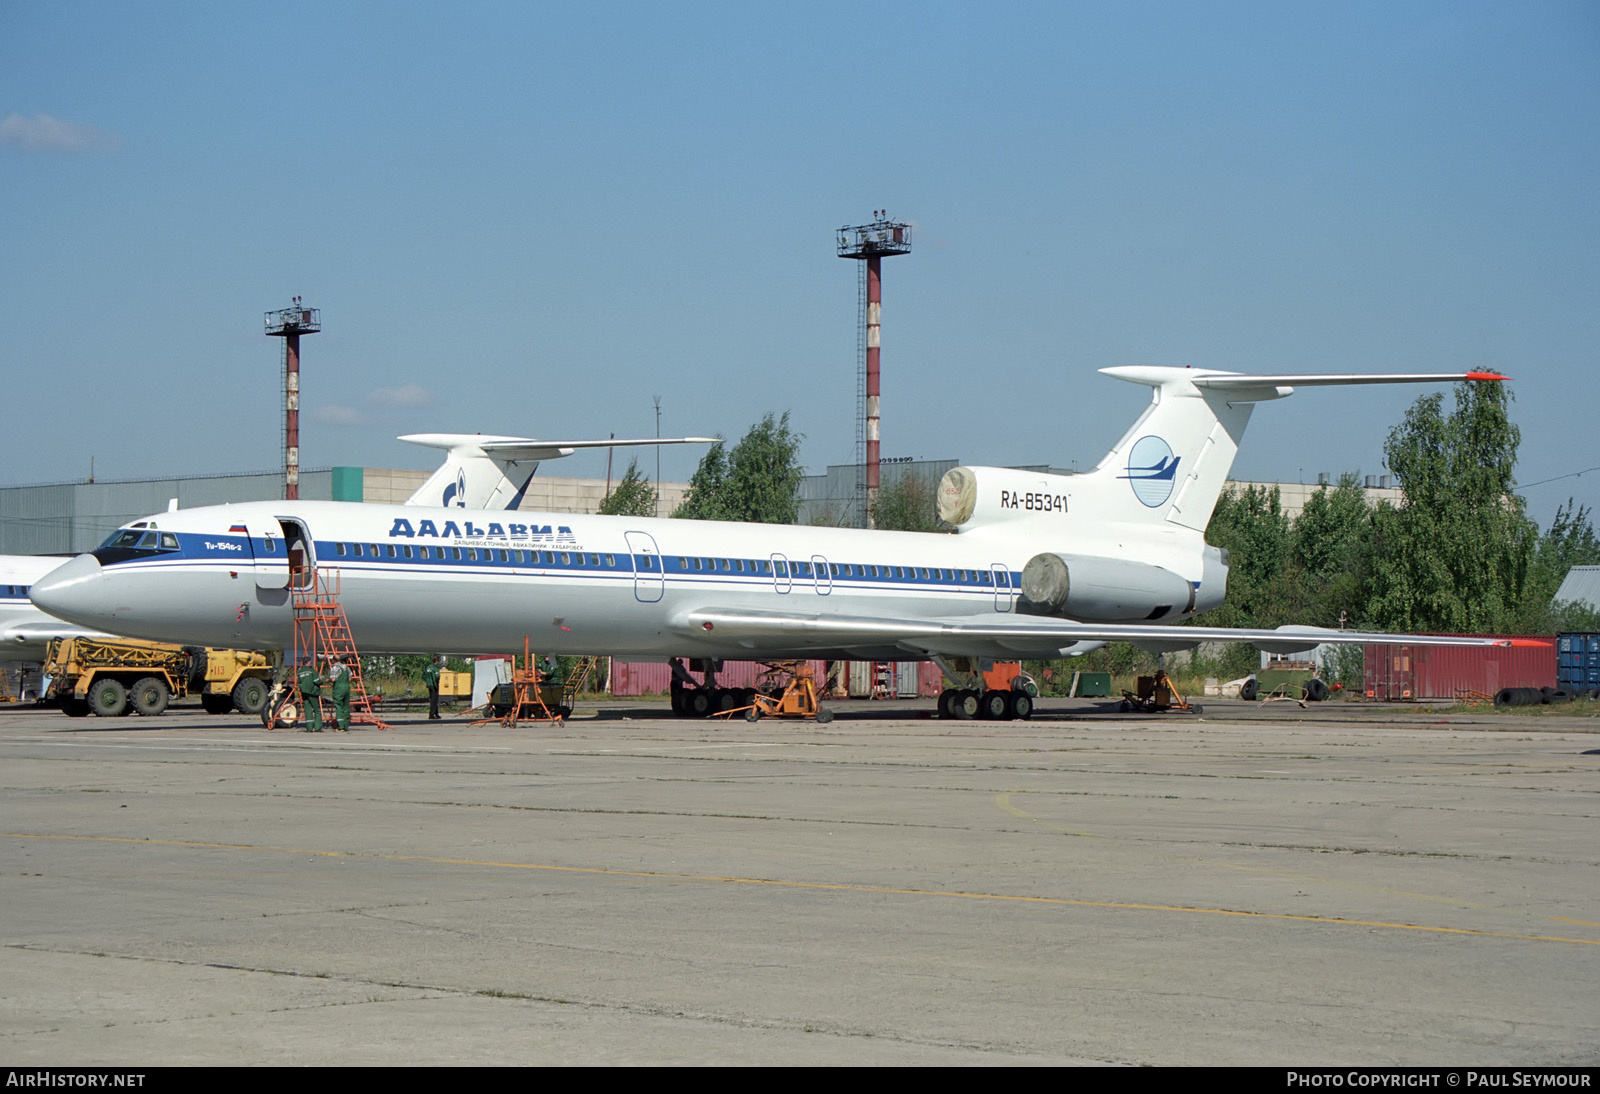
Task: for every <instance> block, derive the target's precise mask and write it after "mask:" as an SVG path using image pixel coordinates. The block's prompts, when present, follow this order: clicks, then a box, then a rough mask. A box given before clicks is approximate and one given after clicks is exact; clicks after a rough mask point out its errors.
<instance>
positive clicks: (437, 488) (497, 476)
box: [399, 433, 717, 509]
mask: <svg viewBox="0 0 1600 1094" xmlns="http://www.w3.org/2000/svg"><path fill="white" fill-rule="evenodd" d="M399 439H400V440H402V441H406V442H407V443H409V444H418V445H422V446H423V447H424V448H442V449H444V450H445V451H446V452H448V453H449V456H448V457H446V459H445V461H444V464H443V465H442V466H441V467H440V468H439V470H437V471H435V472H434V473H433V475H432V476H430V477H429V479H428V481H427V482H425V483H423V484H422V485H421V486H420V487H418V488H417V492H416V493H414V494H412V495H411V497H409V498H408V499H406V504H407V505H426V506H438V507H442V508H457V509H515V508H517V507H518V506H519V505H521V504H522V495H523V494H524V493H525V492H526V491H527V489H528V484H529V483H530V482H532V481H533V473H534V472H535V471H536V470H538V467H539V463H540V461H542V460H558V459H560V458H561V457H563V456H570V455H572V454H573V453H574V452H576V451H578V450H579V449H590V448H636V447H640V446H643V445H659V444H716V443H717V438H715V437H647V438H642V439H637V440H634V439H628V440H618V439H617V438H615V437H607V438H606V439H604V440H593V441H543V440H539V439H537V438H534V437H498V436H494V435H491V434H487V433H411V434H408V435H406V436H404V437H401V438H399Z"/></svg>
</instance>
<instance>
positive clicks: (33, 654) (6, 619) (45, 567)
mask: <svg viewBox="0 0 1600 1094" xmlns="http://www.w3.org/2000/svg"><path fill="white" fill-rule="evenodd" d="M63 561H65V560H64V559H63V558H62V556H60V555H0V663H4V664H15V663H28V662H36V661H43V660H44V653H45V647H46V646H48V645H49V644H50V639H52V638H75V637H85V636H92V635H103V634H104V632H103V631H100V630H98V629H93V628H89V627H80V626H77V625H75V624H72V623H63V622H62V621H61V620H59V619H55V618H53V617H51V616H48V615H46V614H45V613H44V612H41V611H40V610H39V609H38V608H36V607H34V605H33V601H31V600H29V599H28V594H29V592H30V591H31V590H32V588H33V584H34V582H36V581H38V580H39V579H40V578H41V577H43V576H44V575H45V574H48V573H49V572H50V571H52V570H54V569H57V568H58V567H60V565H61V563H62V562H63Z"/></svg>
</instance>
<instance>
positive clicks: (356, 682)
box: [289, 566, 389, 729]
mask: <svg viewBox="0 0 1600 1094" xmlns="http://www.w3.org/2000/svg"><path fill="white" fill-rule="evenodd" d="M302 572H303V571H302ZM310 576H311V580H310V581H309V582H303V580H296V581H291V582H290V585H289V593H290V598H291V601H292V603H293V605H294V661H293V662H291V664H292V665H293V666H294V669H293V671H294V672H299V670H300V668H301V667H302V666H305V665H311V666H312V667H313V668H314V669H316V670H317V671H318V672H321V671H322V666H323V665H324V664H325V663H326V662H327V659H328V658H330V657H331V658H333V659H335V660H337V661H341V662H343V663H344V664H345V666H346V667H347V668H348V669H349V670H350V724H351V725H357V724H361V725H374V726H377V727H378V728H379V729H388V728H389V726H388V723H386V722H385V721H384V720H383V719H382V718H380V717H378V715H377V712H376V711H374V710H373V709H372V699H371V697H370V696H369V695H368V694H367V685H366V683H365V681H363V680H362V678H361V655H360V653H359V651H357V650H356V641H355V636H354V635H352V634H351V633H350V622H349V620H347V619H346V618H345V614H344V606H343V605H342V604H340V603H339V589H340V580H339V571H338V570H330V569H328V568H327V567H323V566H319V567H317V569H316V570H315V571H314V572H313V573H312V574H311V575H310ZM296 690H297V691H298V690H299V687H298V685H296ZM301 702H302V705H303V704H304V697H303V696H302V697H301ZM317 704H318V706H319V707H321V708H322V718H323V721H324V722H326V721H329V720H330V719H329V717H328V713H329V708H330V707H331V706H332V702H331V701H330V700H329V699H328V698H327V697H326V696H324V697H322V698H319V699H318V700H317Z"/></svg>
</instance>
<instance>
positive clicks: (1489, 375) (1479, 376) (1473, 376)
mask: <svg viewBox="0 0 1600 1094" xmlns="http://www.w3.org/2000/svg"><path fill="white" fill-rule="evenodd" d="M1467 379H1469V380H1509V379H1511V377H1509V376H1502V375H1500V374H1499V373H1498V372H1469V373H1467Z"/></svg>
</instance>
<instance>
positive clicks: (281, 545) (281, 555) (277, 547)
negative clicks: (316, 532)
mask: <svg viewBox="0 0 1600 1094" xmlns="http://www.w3.org/2000/svg"><path fill="white" fill-rule="evenodd" d="M262 533H263V534H262V542H261V544H260V545H259V546H255V547H254V550H255V555H256V586H257V587H258V588H262V589H283V588H294V589H307V588H310V587H311V586H312V585H313V583H315V581H316V579H317V577H316V575H317V549H316V542H315V541H314V540H313V539H312V538H311V533H310V531H308V530H307V529H306V526H305V525H304V524H303V523H301V522H300V520H299V519H297V518H295V517H279V518H278V525H277V527H275V528H266V529H263V530H262ZM251 542H252V544H254V543H255V541H254V540H252V541H251Z"/></svg>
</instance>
